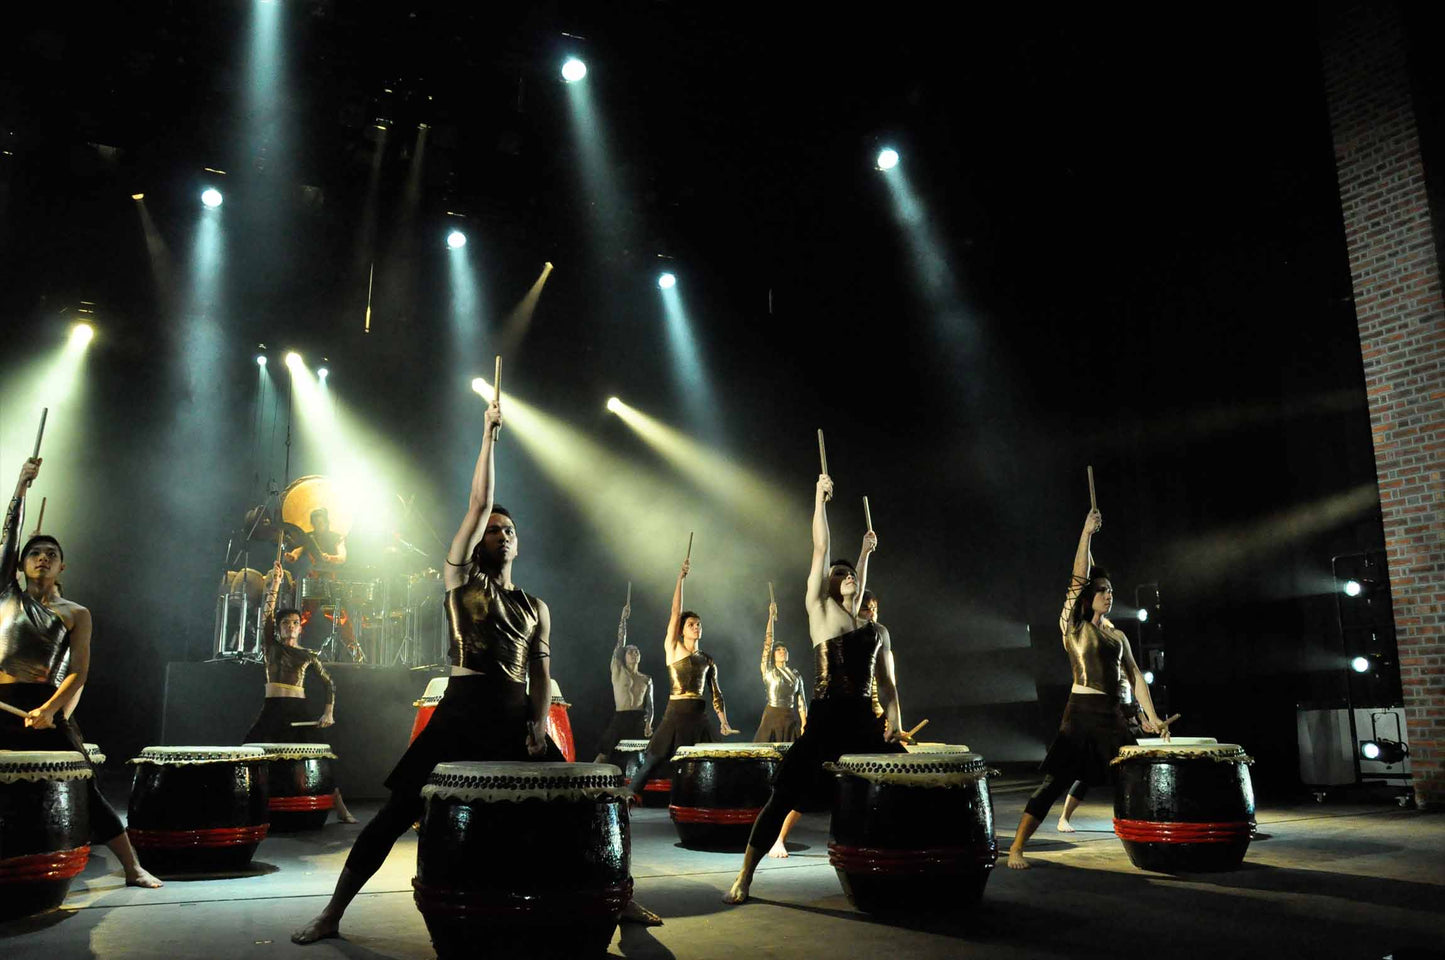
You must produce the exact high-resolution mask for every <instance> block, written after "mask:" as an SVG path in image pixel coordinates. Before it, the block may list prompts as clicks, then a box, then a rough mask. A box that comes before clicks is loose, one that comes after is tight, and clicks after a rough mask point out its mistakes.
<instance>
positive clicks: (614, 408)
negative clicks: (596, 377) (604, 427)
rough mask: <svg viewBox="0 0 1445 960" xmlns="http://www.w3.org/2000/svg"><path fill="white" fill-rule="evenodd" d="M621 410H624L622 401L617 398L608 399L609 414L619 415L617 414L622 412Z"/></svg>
mask: <svg viewBox="0 0 1445 960" xmlns="http://www.w3.org/2000/svg"><path fill="white" fill-rule="evenodd" d="M621 409H622V401H621V400H619V399H617V398H616V397H608V398H607V412H608V413H617V412H619V411H621Z"/></svg>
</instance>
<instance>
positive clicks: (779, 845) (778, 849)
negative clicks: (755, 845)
mask: <svg viewBox="0 0 1445 960" xmlns="http://www.w3.org/2000/svg"><path fill="white" fill-rule="evenodd" d="M768 856H770V857H772V858H773V859H774V860H786V859H787V857H788V845H787V844H785V843H783V841H781V840H775V841H773V848H772V849H771V850H769V851H768Z"/></svg>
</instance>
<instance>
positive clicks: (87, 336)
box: [70, 323, 95, 347]
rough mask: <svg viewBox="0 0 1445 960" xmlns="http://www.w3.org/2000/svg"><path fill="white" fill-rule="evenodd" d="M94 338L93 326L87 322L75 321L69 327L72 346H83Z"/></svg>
mask: <svg viewBox="0 0 1445 960" xmlns="http://www.w3.org/2000/svg"><path fill="white" fill-rule="evenodd" d="M94 338H95V328H94V327H92V326H91V325H90V324H88V323H77V324H76V325H75V326H73V327H71V328H70V343H71V345H72V346H76V347H83V346H85V345H86V344H87V343H89V342H90V341H91V340H93V339H94Z"/></svg>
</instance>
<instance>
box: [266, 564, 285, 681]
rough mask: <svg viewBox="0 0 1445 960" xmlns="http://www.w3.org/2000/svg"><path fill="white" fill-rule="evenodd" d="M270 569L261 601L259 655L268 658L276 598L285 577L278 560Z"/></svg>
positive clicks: (273, 637) (274, 631) (274, 620)
mask: <svg viewBox="0 0 1445 960" xmlns="http://www.w3.org/2000/svg"><path fill="white" fill-rule="evenodd" d="M271 569H272V571H273V572H272V574H271V585H270V586H269V587H267V588H266V598H265V599H264V600H263V601H261V636H262V643H261V655H262V656H263V657H266V658H267V659H268V660H269V659H270V653H269V651H268V650H267V649H266V648H267V647H269V646H271V644H272V642H274V641H275V639H276V599H277V598H278V597H279V596H280V595H281V581H282V580H283V579H284V578H285V574H284V573H283V572H282V570H281V561H280V560H277V561H276V565H275V566H274V567H272V568H271Z"/></svg>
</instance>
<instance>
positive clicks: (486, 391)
mask: <svg viewBox="0 0 1445 960" xmlns="http://www.w3.org/2000/svg"><path fill="white" fill-rule="evenodd" d="M472 391H473V392H474V393H476V395H477V396H479V397H481V398H482V399H483V400H486V401H487V402H489V403H490V402H491V399H492V388H491V387H489V386H488V385H487V381H485V380H483V379H482V378H481V377H477V378H475V379H474V380H472Z"/></svg>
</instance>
